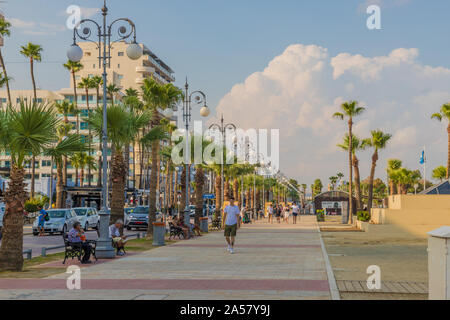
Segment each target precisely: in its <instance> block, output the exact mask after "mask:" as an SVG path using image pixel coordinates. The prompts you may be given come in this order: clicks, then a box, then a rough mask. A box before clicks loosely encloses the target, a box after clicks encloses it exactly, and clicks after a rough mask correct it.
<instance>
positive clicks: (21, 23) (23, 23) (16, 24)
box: [7, 18, 36, 29]
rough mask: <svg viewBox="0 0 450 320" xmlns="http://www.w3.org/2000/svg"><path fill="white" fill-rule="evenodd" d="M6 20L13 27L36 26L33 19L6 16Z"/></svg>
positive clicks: (26, 27)
mask: <svg viewBox="0 0 450 320" xmlns="http://www.w3.org/2000/svg"><path fill="white" fill-rule="evenodd" d="M7 20H8V21H9V22H10V23H11V25H12V26H13V27H14V28H19V29H28V28H33V27H34V26H36V23H35V22H34V21H25V20H21V19H17V18H7Z"/></svg>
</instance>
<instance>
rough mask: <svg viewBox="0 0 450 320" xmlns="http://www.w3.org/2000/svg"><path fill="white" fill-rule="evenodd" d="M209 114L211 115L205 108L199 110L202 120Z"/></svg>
mask: <svg viewBox="0 0 450 320" xmlns="http://www.w3.org/2000/svg"><path fill="white" fill-rule="evenodd" d="M210 113H211V111H210V110H209V108H208V107H207V106H204V107H203V108H201V109H200V115H201V116H202V117H204V118H206V117H207V116H209V114H210Z"/></svg>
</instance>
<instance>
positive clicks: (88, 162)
mask: <svg viewBox="0 0 450 320" xmlns="http://www.w3.org/2000/svg"><path fill="white" fill-rule="evenodd" d="M88 150H90V149H89V147H88ZM70 162H71V163H72V165H73V166H74V167H75V168H78V169H81V176H80V184H79V185H80V186H81V187H83V186H84V168H86V167H88V168H92V169H94V170H95V169H96V166H95V160H94V157H93V156H90V155H88V154H87V153H85V152H77V153H75V154H74V155H73V156H72V157H71V158H70Z"/></svg>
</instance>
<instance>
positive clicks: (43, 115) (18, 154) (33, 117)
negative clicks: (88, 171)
mask: <svg viewBox="0 0 450 320" xmlns="http://www.w3.org/2000/svg"><path fill="white" fill-rule="evenodd" d="M57 124H58V119H57V117H56V114H55V113H54V112H53V111H52V110H51V108H48V106H47V105H44V104H38V103H36V102H31V103H25V102H24V101H21V102H20V105H19V106H18V107H17V108H15V109H13V108H12V107H10V108H8V110H7V111H5V112H4V111H0V147H1V148H2V149H3V150H8V151H9V152H10V153H11V160H12V161H11V162H12V165H11V169H10V182H9V184H8V189H7V191H6V193H5V202H6V212H5V215H4V218H3V234H4V236H3V239H2V243H1V248H0V270H12V271H21V270H22V267H23V208H24V202H25V200H26V198H27V196H26V192H25V183H24V174H25V170H24V164H25V162H26V160H25V159H26V157H27V155H28V154H30V153H31V154H40V153H41V152H42V151H43V149H45V148H46V147H47V146H49V145H51V143H52V142H53V138H54V131H55V127H56V125H57Z"/></svg>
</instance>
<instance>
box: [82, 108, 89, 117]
mask: <svg viewBox="0 0 450 320" xmlns="http://www.w3.org/2000/svg"><path fill="white" fill-rule="evenodd" d="M81 116H82V117H88V116H89V113H88V110H87V109H83V110H81Z"/></svg>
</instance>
